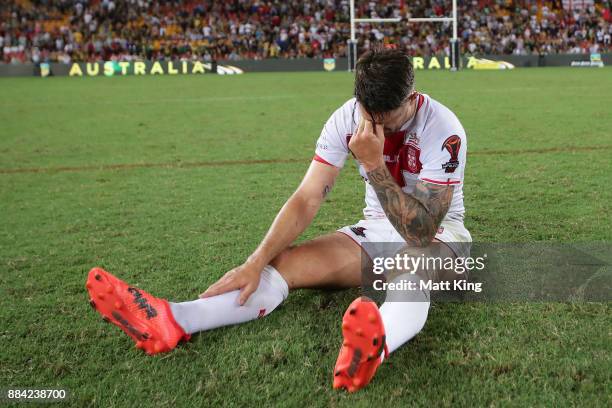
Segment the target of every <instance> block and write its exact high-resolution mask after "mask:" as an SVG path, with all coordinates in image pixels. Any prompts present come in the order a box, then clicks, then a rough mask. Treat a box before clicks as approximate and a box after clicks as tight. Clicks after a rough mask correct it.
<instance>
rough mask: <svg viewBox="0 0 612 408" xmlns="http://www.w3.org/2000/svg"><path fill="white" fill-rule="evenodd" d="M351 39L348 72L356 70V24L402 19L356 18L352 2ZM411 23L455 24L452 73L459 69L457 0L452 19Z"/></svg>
mask: <svg viewBox="0 0 612 408" xmlns="http://www.w3.org/2000/svg"><path fill="white" fill-rule="evenodd" d="M350 13H351V38H350V40H349V41H348V53H347V56H348V70H349V72H351V71H353V70H354V69H355V65H356V63H357V38H356V37H355V24H361V23H400V22H401V21H402V18H400V17H396V18H355V0H351V1H350ZM407 21H408V22H409V23H428V22H429V23H444V22H451V23H453V38H452V39H451V58H450V59H451V71H457V70H458V69H459V42H458V40H457V0H453V16H452V17H418V18H409V19H408V20H407Z"/></svg>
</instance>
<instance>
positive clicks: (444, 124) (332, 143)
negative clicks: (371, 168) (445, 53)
mask: <svg viewBox="0 0 612 408" xmlns="http://www.w3.org/2000/svg"><path fill="white" fill-rule="evenodd" d="M360 119H361V114H360V112H359V106H358V104H357V101H356V100H355V98H353V99H350V100H348V101H347V102H346V103H345V104H344V105H342V106H341V107H340V108H339V109H338V110H336V111H335V112H334V113H333V114H332V115H331V117H330V118H329V120H328V121H327V123H326V124H325V126H324V127H323V131H322V132H321V136H320V137H319V140H318V141H317V147H316V152H315V157H314V160H317V161H319V162H322V163H325V164H329V165H332V166H336V167H339V168H341V167H343V166H344V162H345V161H346V158H347V156H348V154H349V153H350V151H349V148H348V142H349V140H350V138H351V136H352V135H353V133H354V132H355V131H356V130H357V125H358V124H359V120H360ZM466 152H467V139H466V136H465V130H463V126H461V123H460V122H459V119H457V117H456V116H455V114H454V113H453V112H451V111H450V109H448V108H447V107H446V106H444V105H442V104H441V103H439V102H437V101H435V100H433V99H432V98H431V97H429V96H428V95H425V94H417V111H416V114H415V115H414V116H413V118H412V119H411V120H409V121H408V122H406V123H405V124H404V125H403V126H402V127H401V129H400V130H399V131H397V132H393V133H386V134H385V145H384V159H385V163H386V164H387V167H388V168H389V171H390V172H391V174H392V175H393V177H394V178H395V180H396V181H397V183H398V184H399V185H400V186H401V187H402V190H403V191H404V192H406V193H412V192H413V191H414V188H415V185H416V182H417V180H423V181H425V182H428V183H434V184H441V185H449V184H450V185H454V186H455V188H454V192H453V199H452V202H451V205H450V208H449V210H448V213H447V214H446V217H445V220H455V221H461V222H463V216H464V213H465V208H464V207H463V174H464V170H465V159H466ZM357 164H358V165H359V174H361V177H363V179H364V180H365V182H366V192H365V202H366V207H365V208H364V210H363V214H364V216H365V218H366V219H374V218H385V217H386V215H385V213H384V211H383V209H382V207H381V205H380V202H379V201H378V197H377V196H376V192H375V191H374V188H373V187H372V186H371V185H370V184H369V182H368V180H367V176H366V172H365V170H364V169H363V167H362V166H361V165H360V164H359V163H357Z"/></svg>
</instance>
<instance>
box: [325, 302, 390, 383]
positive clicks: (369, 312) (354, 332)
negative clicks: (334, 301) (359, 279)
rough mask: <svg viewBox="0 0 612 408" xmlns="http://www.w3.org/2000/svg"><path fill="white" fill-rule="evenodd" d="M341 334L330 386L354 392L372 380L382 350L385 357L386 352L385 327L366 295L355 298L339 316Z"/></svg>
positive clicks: (376, 309)
mask: <svg viewBox="0 0 612 408" xmlns="http://www.w3.org/2000/svg"><path fill="white" fill-rule="evenodd" d="M342 336H343V337H344V341H343V342H342V347H341V348H340V354H339V355H338V360H336V367H335V368H334V388H336V389H337V388H345V389H347V390H348V391H349V392H355V391H357V390H358V389H360V388H363V387H365V386H366V385H368V383H369V382H370V381H371V380H372V377H374V373H376V369H377V368H378V366H379V365H380V355H381V354H382V353H383V351H384V352H385V357H387V354H388V351H387V345H386V344H385V327H384V326H383V322H382V317H381V315H380V312H379V311H378V307H377V306H376V303H374V302H373V301H372V300H370V299H368V298H366V297H363V298H357V299H355V300H354V301H353V303H351V305H350V306H349V307H348V309H347V311H346V312H345V313H344V317H343V318H342Z"/></svg>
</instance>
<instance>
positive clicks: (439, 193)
mask: <svg viewBox="0 0 612 408" xmlns="http://www.w3.org/2000/svg"><path fill="white" fill-rule="evenodd" d="M368 179H369V181H370V184H371V185H372V187H374V190H375V191H376V195H377V196H378V200H379V201H380V204H381V205H382V207H383V210H384V211H385V214H386V215H387V218H388V219H389V221H391V224H393V226H394V227H395V229H396V230H397V232H399V234H400V235H401V236H402V237H403V238H404V239H405V240H406V242H408V243H411V244H414V245H416V246H427V245H429V243H430V242H431V241H432V240H433V238H434V236H435V235H436V231H437V230H438V227H439V226H440V223H441V222H442V219H443V218H444V216H445V215H446V212H447V211H448V208H449V206H450V202H451V199H452V197H453V186H450V185H448V186H441V185H437V184H430V183H425V182H423V181H420V180H419V181H418V182H417V184H416V188H415V190H414V193H412V194H407V193H404V192H403V191H402V189H401V187H400V186H398V185H397V183H396V182H395V180H394V179H393V177H392V176H391V173H389V170H388V169H387V166H385V165H381V166H379V167H378V168H376V169H374V170H372V171H369V172H368Z"/></svg>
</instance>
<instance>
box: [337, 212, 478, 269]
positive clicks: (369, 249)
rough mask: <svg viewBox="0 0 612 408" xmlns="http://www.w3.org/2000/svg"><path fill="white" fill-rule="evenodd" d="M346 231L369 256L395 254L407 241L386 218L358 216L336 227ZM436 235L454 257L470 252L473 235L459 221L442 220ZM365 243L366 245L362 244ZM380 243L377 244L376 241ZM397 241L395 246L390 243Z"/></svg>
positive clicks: (465, 255)
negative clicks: (349, 222) (356, 220)
mask: <svg viewBox="0 0 612 408" xmlns="http://www.w3.org/2000/svg"><path fill="white" fill-rule="evenodd" d="M338 232H341V233H343V234H346V235H348V236H349V237H350V238H352V239H353V241H355V242H356V243H357V244H358V245H359V246H361V247H362V248H363V249H364V250H365V251H366V253H367V254H368V255H369V256H370V258H372V259H374V258H377V257H381V256H384V257H390V256H394V255H395V252H397V251H398V250H399V249H400V248H401V247H402V246H404V245H405V244H406V241H404V238H402V236H401V235H400V234H399V233H398V232H397V231H396V230H395V227H393V225H391V222H390V221H389V220H388V219H387V218H378V219H370V220H361V221H359V222H358V223H357V224H355V225H348V226H346V227H342V228H340V229H339V230H338ZM435 238H436V239H437V240H438V241H440V242H444V243H445V244H446V245H447V246H448V247H449V248H450V249H451V250H452V251H453V252H454V253H455V255H456V256H457V257H468V256H469V255H470V244H471V242H472V236H471V235H470V232H469V231H468V230H467V229H466V228H465V226H464V225H463V223H462V222H460V221H453V220H444V221H442V224H441V225H440V228H438V232H437V233H436V236H435ZM364 243H368V244H367V245H365V246H364V245H363V244H364ZM379 243H380V244H381V245H376V244H379ZM389 243H397V244H398V245H397V246H393V245H389Z"/></svg>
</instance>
